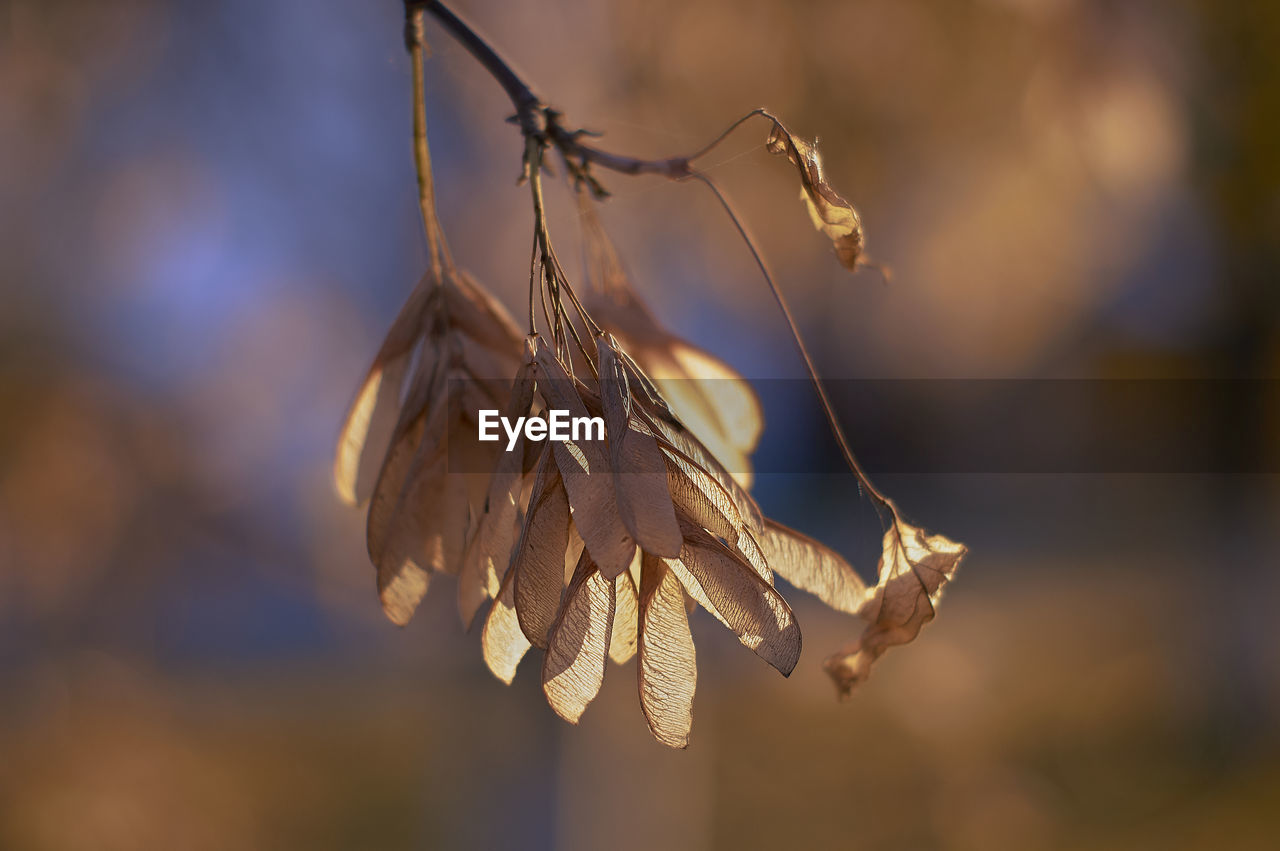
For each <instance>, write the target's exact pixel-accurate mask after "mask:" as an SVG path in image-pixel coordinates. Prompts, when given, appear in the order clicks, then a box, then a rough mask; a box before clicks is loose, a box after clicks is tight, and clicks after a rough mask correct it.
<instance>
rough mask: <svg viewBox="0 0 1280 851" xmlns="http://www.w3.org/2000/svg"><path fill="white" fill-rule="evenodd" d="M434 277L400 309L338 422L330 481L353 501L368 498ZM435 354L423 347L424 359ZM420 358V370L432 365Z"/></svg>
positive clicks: (433, 290) (422, 283) (420, 285)
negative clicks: (351, 400) (337, 434)
mask: <svg viewBox="0 0 1280 851" xmlns="http://www.w3.org/2000/svg"><path fill="white" fill-rule="evenodd" d="M437 291H438V287H437V286H436V280H435V279H434V278H433V277H432V276H431V274H430V273H428V274H427V275H426V276H425V277H424V278H423V279H422V280H421V281H419V282H418V285H417V286H416V287H415V288H414V290H413V292H412V293H410V294H409V298H408V299H407V300H406V301H405V303H404V306H403V307H401V308H400V313H399V314H398V315H397V316H396V318H395V321H394V322H392V324H391V329H390V330H389V331H387V336H386V338H385V339H384V340H383V342H382V346H381V348H379V350H378V354H377V355H376V356H375V357H374V359H373V364H372V365H371V366H370V367H369V371H368V372H367V373H366V375H365V378H364V381H363V382H362V383H361V385H360V390H359V392H358V393H357V394H356V399H355V401H354V402H353V403H352V405H351V408H350V409H349V410H348V411H347V416H346V419H345V421H344V422H343V424H342V431H341V433H340V434H339V437H338V448H337V452H336V453H335V456H334V461H333V481H334V486H335V487H336V488H337V491H338V495H339V496H340V497H341V498H342V499H343V500H344V501H346V502H347V503H349V504H351V505H358V504H359V503H362V502H364V501H365V500H366V499H368V498H369V496H370V494H371V493H372V490H373V485H374V483H375V481H376V479H377V471H378V464H380V463H381V461H382V458H383V456H384V455H385V453H386V450H387V444H388V442H389V441H390V439H391V435H392V432H393V431H394V429H395V423H396V418H397V416H398V415H399V413H400V394H401V390H402V387H401V385H402V384H403V383H404V377H405V374H406V371H407V370H408V367H409V364H410V361H411V359H412V358H411V356H412V353H413V347H414V344H415V343H417V342H418V340H419V337H420V336H421V334H422V332H423V316H424V314H425V313H426V312H428V311H429V310H430V308H431V304H432V301H433V296H434V294H435V293H437ZM433 356H434V350H433V347H431V346H429V345H424V346H423V357H424V358H428V359H429V358H431V357H433ZM433 366H434V363H430V362H423V363H420V364H419V365H418V369H419V370H427V371H428V372H429V371H430V370H431V369H432V367H433Z"/></svg>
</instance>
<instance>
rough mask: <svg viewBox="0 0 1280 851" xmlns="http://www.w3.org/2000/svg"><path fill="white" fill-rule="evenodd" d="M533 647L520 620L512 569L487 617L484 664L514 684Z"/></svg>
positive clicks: (481, 644) (482, 640) (481, 637)
mask: <svg viewBox="0 0 1280 851" xmlns="http://www.w3.org/2000/svg"><path fill="white" fill-rule="evenodd" d="M529 646H530V645H529V639H528V638H526V637H525V634H524V631H523V630H522V629H520V619H519V617H518V616H517V615H516V600H515V573H514V572H513V571H510V570H509V571H507V575H506V578H504V579H503V580H502V588H501V589H499V591H498V596H497V597H495V598H494V601H493V606H492V607H491V608H490V609H489V616H488V617H487V618H485V621H484V632H482V633H481V635H480V647H481V650H482V651H483V652H484V663H485V664H486V665H488V666H489V670H490V671H492V672H493V675H494V676H495V677H497V678H498V679H500V680H502V681H503V682H504V683H506V684H507V685H511V681H512V680H513V679H515V676H516V668H517V667H518V666H519V665H520V660H521V659H523V658H524V654H525V653H527V652H528V650H529Z"/></svg>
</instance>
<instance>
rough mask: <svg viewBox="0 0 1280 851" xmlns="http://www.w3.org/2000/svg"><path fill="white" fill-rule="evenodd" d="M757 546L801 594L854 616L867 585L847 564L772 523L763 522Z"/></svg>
mask: <svg viewBox="0 0 1280 851" xmlns="http://www.w3.org/2000/svg"><path fill="white" fill-rule="evenodd" d="M764 525H765V528H764V534H763V535H762V536H761V537H760V547H761V549H762V550H764V555H765V558H766V560H768V562H769V566H770V567H772V568H773V569H774V571H775V572H777V574H778V575H779V576H781V577H782V578H783V579H785V580H787V581H788V582H790V583H791V584H792V585H794V586H795V587H797V588H799V589H800V590H801V591H808V592H809V593H810V594H813V595H814V596H816V597H817V598H818V599H819V600H821V601H822V602H824V603H826V604H827V605H828V606H830V607H831V608H833V609H835V610H837V611H840V612H847V613H849V614H851V615H852V614H857V613H858V609H859V607H861V606H862V604H863V602H864V601H865V599H866V595H867V585H866V583H865V582H863V581H862V578H861V577H859V576H858V574H857V573H855V572H854V570H853V568H852V567H851V566H850V565H849V563H848V562H847V561H845V560H844V559H843V558H841V557H840V555H839V554H838V553H836V552H835V551H833V550H832V549H831V548H830V547H827V546H825V545H823V544H821V543H819V542H818V541H815V540H814V539H813V538H810V537H808V536H807V535H803V534H801V533H800V532H797V531H796V530H794V529H789V528H787V527H786V526H783V525H782V524H781V523H776V522H774V521H773V520H765V523H764Z"/></svg>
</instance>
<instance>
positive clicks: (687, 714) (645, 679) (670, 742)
mask: <svg viewBox="0 0 1280 851" xmlns="http://www.w3.org/2000/svg"><path fill="white" fill-rule="evenodd" d="M639 625H640V628H639V640H638V644H639V657H640V662H639V664H638V665H637V666H636V671H637V675H638V677H639V679H640V708H641V709H642V710H644V717H645V719H646V720H647V721H648V722H649V729H650V730H651V731H652V732H653V735H654V737H655V738H656V739H657V740H658V741H660V742H662V743H663V744H664V745H667V746H669V747H673V748H684V747H688V746H689V731H690V729H692V727H693V693H694V689H695V688H696V687H697V680H698V668H697V660H696V656H695V653H694V649H693V636H692V635H691V634H690V633H689V619H688V615H687V614H686V613H685V609H684V591H683V590H681V587H680V581H679V580H678V579H676V576H675V574H673V573H672V572H671V571H670V570H668V569H667V566H666V565H665V564H663V562H662V560H661V559H658V558H656V557H654V556H647V555H646V556H645V557H644V564H643V567H642V568H641V581H640V621H639Z"/></svg>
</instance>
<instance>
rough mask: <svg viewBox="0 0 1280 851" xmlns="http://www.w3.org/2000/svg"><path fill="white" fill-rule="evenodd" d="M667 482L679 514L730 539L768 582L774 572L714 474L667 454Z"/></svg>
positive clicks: (713, 532) (738, 553) (738, 551)
mask: <svg viewBox="0 0 1280 851" xmlns="http://www.w3.org/2000/svg"><path fill="white" fill-rule="evenodd" d="M667 483H668V485H667V486H668V490H669V492H670V494H671V500H672V502H673V503H674V504H675V506H676V513H677V515H678V516H681V517H683V518H685V519H686V520H688V521H691V522H693V523H695V524H696V525H698V526H701V527H702V528H703V529H706V530H707V531H709V532H711V534H713V535H715V536H717V537H719V538H723V539H724V540H725V541H727V542H729V544H730V546H732V547H733V548H734V549H735V550H736V552H737V555H739V556H741V557H742V558H744V559H745V560H746V561H747V563H748V564H750V565H751V568H752V569H753V570H754V571H755V572H756V573H757V574H758V575H759V576H760V578H761V579H763V580H764V581H765V582H767V583H768V584H770V585H772V584H773V572H772V571H771V570H770V569H769V564H768V562H767V561H766V560H765V556H764V553H763V552H762V551H761V550H760V546H759V544H758V543H757V542H756V539H755V537H754V536H753V535H752V534H751V532H749V531H748V530H747V527H746V522H745V521H744V520H743V518H742V515H741V514H740V512H739V511H738V507H737V503H735V502H734V500H733V498H732V496H731V495H730V494H729V492H728V491H727V490H725V489H724V487H723V486H722V485H721V484H720V483H719V482H718V481H716V479H715V478H714V477H712V476H711V475H710V474H708V473H706V472H705V471H703V470H701V469H699V468H698V467H697V466H695V465H693V464H691V463H690V462H689V461H687V460H686V459H685V458H683V457H681V456H679V455H671V454H669V455H667Z"/></svg>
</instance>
